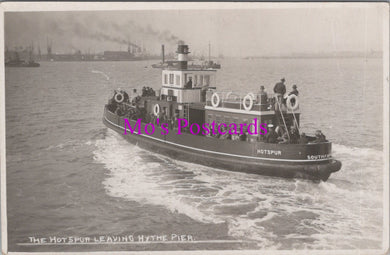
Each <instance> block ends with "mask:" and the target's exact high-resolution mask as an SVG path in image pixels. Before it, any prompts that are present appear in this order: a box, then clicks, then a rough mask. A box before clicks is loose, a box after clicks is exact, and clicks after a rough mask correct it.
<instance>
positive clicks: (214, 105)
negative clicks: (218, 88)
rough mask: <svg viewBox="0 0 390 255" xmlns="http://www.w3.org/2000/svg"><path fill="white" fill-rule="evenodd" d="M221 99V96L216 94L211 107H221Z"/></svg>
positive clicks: (213, 96)
mask: <svg viewBox="0 0 390 255" xmlns="http://www.w3.org/2000/svg"><path fill="white" fill-rule="evenodd" d="M220 101H221V100H220V98H219V95H218V94H217V93H214V94H213V95H212V96H211V105H212V106H213V107H218V105H219V102H220Z"/></svg>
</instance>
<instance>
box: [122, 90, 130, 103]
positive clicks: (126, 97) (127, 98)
mask: <svg viewBox="0 0 390 255" xmlns="http://www.w3.org/2000/svg"><path fill="white" fill-rule="evenodd" d="M123 102H126V103H128V102H129V94H127V92H126V91H123Z"/></svg>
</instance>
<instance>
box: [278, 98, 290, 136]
mask: <svg viewBox="0 0 390 255" xmlns="http://www.w3.org/2000/svg"><path fill="white" fill-rule="evenodd" d="M276 100H277V102H278V105H279V111H280V114H281V115H282V120H283V124H284V127H285V128H286V132H287V136H288V140H290V134H289V133H288V129H287V125H286V121H284V116H283V112H282V108H281V106H280V102H279V98H276Z"/></svg>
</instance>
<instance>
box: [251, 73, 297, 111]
mask: <svg viewBox="0 0 390 255" xmlns="http://www.w3.org/2000/svg"><path fill="white" fill-rule="evenodd" d="M285 81H286V79H284V78H282V79H281V80H280V82H278V83H276V84H275V86H274V93H275V99H276V100H278V101H277V102H275V101H273V103H276V104H275V109H276V110H277V109H279V106H278V103H279V104H284V105H285V104H286V99H285V98H284V97H285V94H286V85H285V84H284V83H285ZM290 95H296V96H298V95H299V91H298V86H297V85H296V84H294V85H293V86H292V91H291V92H289V93H288V96H290ZM256 99H257V102H258V103H259V104H260V105H261V110H262V111H265V110H267V109H268V106H269V100H271V99H270V98H268V94H267V92H266V91H265V87H264V86H263V85H261V86H260V90H259V92H258V93H257V98H256Z"/></svg>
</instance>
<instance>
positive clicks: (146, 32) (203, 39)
mask: <svg viewBox="0 0 390 255" xmlns="http://www.w3.org/2000/svg"><path fill="white" fill-rule="evenodd" d="M281 7H283V5H281ZM382 7H383V6H382V5H367V6H365V7H346V6H344V7H342V8H340V7H331V8H323V7H322V8H308V7H306V8H272V9H239V10H232V9H227V10H226V9H214V10H211V9H203V10H136V11H135V10H133V11H77V12H76V11H72V12H69V11H68V12H58V11H56V12H53V11H51V12H8V13H6V14H5V46H7V47H8V49H14V48H15V46H23V47H25V46H28V45H29V44H31V43H34V47H35V49H37V47H38V45H39V47H40V48H41V51H42V53H46V46H47V40H49V41H50V42H51V44H52V48H53V52H57V53H71V52H75V51H76V50H81V51H83V52H87V51H89V52H91V53H98V52H102V51H104V50H127V43H126V42H127V41H131V42H132V43H134V44H137V45H139V46H141V47H145V48H146V49H147V51H148V52H150V53H154V54H159V52H160V50H161V44H165V45H166V48H167V51H174V50H175V48H176V46H175V45H176V43H177V41H178V40H183V41H185V42H186V43H187V44H189V46H190V51H191V52H193V53H195V54H197V55H205V56H206V55H207V54H208V43H209V42H210V43H211V49H212V55H215V56H218V55H220V54H221V55H224V56H232V57H246V56H264V55H265V56H267V55H289V54H297V53H300V54H318V53H332V52H342V51H355V52H370V51H381V50H382V43H383V38H382V34H383V30H382V29H383V27H382V26H383V24H382V22H383V17H382V15H383V11H382V10H381V8H382Z"/></svg>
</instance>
